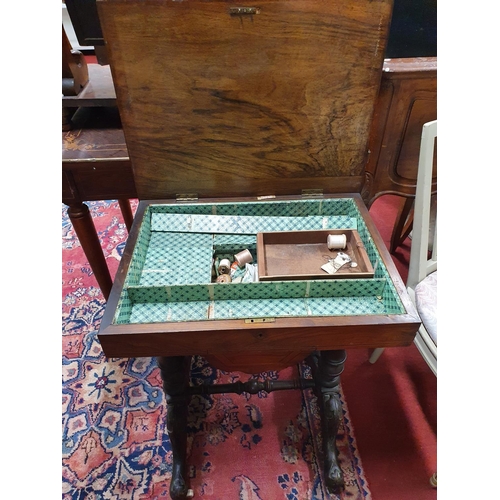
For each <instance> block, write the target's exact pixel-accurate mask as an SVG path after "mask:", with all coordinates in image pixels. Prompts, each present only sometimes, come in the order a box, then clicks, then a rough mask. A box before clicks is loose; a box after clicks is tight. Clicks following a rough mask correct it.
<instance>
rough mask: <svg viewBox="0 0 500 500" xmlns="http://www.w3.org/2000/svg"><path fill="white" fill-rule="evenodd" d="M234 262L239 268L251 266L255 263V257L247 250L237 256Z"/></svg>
mask: <svg viewBox="0 0 500 500" xmlns="http://www.w3.org/2000/svg"><path fill="white" fill-rule="evenodd" d="M234 260H235V261H236V263H237V264H238V267H245V264H250V263H251V262H252V261H253V257H252V254H251V253H250V251H249V250H246V249H245V250H242V251H241V252H239V253H237V254H235V256H234Z"/></svg>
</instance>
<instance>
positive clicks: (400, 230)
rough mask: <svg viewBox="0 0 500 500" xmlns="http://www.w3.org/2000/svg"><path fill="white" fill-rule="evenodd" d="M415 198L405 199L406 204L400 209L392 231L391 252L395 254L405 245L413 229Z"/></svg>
mask: <svg viewBox="0 0 500 500" xmlns="http://www.w3.org/2000/svg"><path fill="white" fill-rule="evenodd" d="M414 201H415V200H414V198H405V201H404V203H403V204H402V205H401V206H400V207H399V210H398V215H397V216H396V222H395V224H394V228H393V229H392V235H391V247H390V252H391V253H394V252H395V251H396V249H397V248H398V247H399V246H400V245H401V243H403V241H404V240H406V238H407V237H408V235H409V234H410V232H411V230H412V228H413V213H412V208H413V202H414Z"/></svg>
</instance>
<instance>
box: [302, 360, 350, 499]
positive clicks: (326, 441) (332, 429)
mask: <svg viewBox="0 0 500 500" xmlns="http://www.w3.org/2000/svg"><path fill="white" fill-rule="evenodd" d="M346 357H347V355H346V351H345V350H338V351H322V352H320V353H318V354H315V355H313V356H311V358H310V359H309V360H308V361H309V363H310V364H311V367H312V369H313V377H314V380H315V382H316V387H315V391H316V395H317V397H318V403H319V407H320V412H321V432H322V437H323V453H324V475H325V484H326V487H327V490H328V491H329V492H330V493H331V494H335V493H338V492H339V491H340V490H342V489H343V488H344V486H345V484H344V477H343V474H342V470H341V469H340V465H339V463H338V455H339V452H338V449H337V444H336V439H337V432H338V429H339V425H340V422H341V418H342V404H341V402H340V398H339V384H340V374H341V373H342V372H343V371H344V363H345V360H346ZM311 362H312V363H311Z"/></svg>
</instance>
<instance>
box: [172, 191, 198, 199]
mask: <svg viewBox="0 0 500 500" xmlns="http://www.w3.org/2000/svg"><path fill="white" fill-rule="evenodd" d="M175 200H176V201H198V195H197V194H196V193H185V194H176V195H175Z"/></svg>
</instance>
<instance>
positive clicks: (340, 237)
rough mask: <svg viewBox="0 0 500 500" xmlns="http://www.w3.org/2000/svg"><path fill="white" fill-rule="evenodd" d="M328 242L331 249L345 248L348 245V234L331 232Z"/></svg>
mask: <svg viewBox="0 0 500 500" xmlns="http://www.w3.org/2000/svg"><path fill="white" fill-rule="evenodd" d="M326 244H327V246H328V249H329V250H343V249H344V248H345V247H346V245H347V236H346V235H345V234H329V235H328V238H327V239H326Z"/></svg>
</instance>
